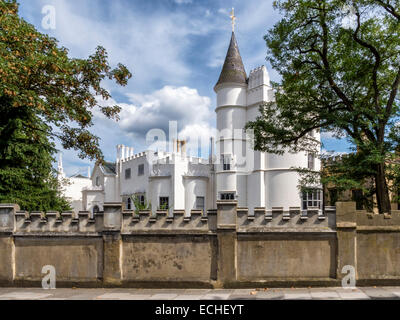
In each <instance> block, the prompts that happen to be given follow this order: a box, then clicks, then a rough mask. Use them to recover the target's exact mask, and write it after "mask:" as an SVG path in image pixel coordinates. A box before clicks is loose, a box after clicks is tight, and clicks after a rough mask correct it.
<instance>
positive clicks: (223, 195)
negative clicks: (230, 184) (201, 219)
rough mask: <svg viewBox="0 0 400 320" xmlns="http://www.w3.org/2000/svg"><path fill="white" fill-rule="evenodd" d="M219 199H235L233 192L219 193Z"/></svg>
mask: <svg viewBox="0 0 400 320" xmlns="http://www.w3.org/2000/svg"><path fill="white" fill-rule="evenodd" d="M221 200H235V194H234V193H233V192H228V193H221Z"/></svg>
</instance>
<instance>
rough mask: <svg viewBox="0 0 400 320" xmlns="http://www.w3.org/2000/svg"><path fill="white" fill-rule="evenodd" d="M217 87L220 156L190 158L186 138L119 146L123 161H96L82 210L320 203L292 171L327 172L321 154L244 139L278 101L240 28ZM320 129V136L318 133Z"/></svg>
mask: <svg viewBox="0 0 400 320" xmlns="http://www.w3.org/2000/svg"><path fill="white" fill-rule="evenodd" d="M214 90H215V92H216V95H217V107H216V110H215V111H216V116H217V117H216V120H217V126H216V127H217V131H218V132H219V134H218V136H217V137H216V143H215V147H216V148H215V150H216V153H217V154H216V155H213V154H212V155H211V156H210V157H209V159H200V158H194V157H190V156H188V155H187V154H186V152H185V142H183V141H177V140H175V141H174V143H173V145H174V148H173V150H171V152H154V151H145V152H143V153H139V154H136V155H134V154H133V149H132V148H129V147H125V146H122V145H118V146H117V158H116V162H115V163H105V164H104V165H96V166H95V168H94V169H93V172H92V175H91V185H90V186H86V187H85V188H83V190H81V192H82V201H83V203H82V209H83V210H87V211H91V212H93V211H97V210H99V211H102V210H103V204H104V202H121V201H122V202H123V203H124V204H125V209H134V202H135V201H140V202H141V203H142V206H143V207H145V206H146V204H151V210H152V211H153V213H155V211H156V210H158V209H164V208H166V207H168V209H169V212H170V214H172V212H173V211H174V210H175V211H185V214H186V215H190V213H191V211H192V210H203V211H206V210H209V209H216V202H217V201H218V200H237V201H238V206H239V207H248V208H249V210H250V212H253V209H254V208H265V209H266V210H272V209H273V208H283V210H285V211H286V210H289V208H293V207H296V208H302V209H306V208H307V206H308V207H310V206H312V207H316V206H319V207H320V208H321V206H322V204H321V201H322V194H321V192H320V191H316V192H314V193H311V194H308V195H302V194H301V192H300V191H299V188H298V184H299V175H298V173H297V172H296V171H295V170H294V169H293V168H294V167H304V168H307V167H308V168H312V169H314V170H320V161H319V160H318V158H315V157H314V156H312V155H308V154H307V153H305V152H301V153H296V154H293V153H285V154H284V155H275V154H268V153H263V152H258V151H256V152H255V151H253V150H249V149H248V148H249V144H245V143H243V142H244V141H246V139H248V138H247V137H246V135H245V133H244V130H243V129H244V127H245V125H246V123H247V122H248V121H252V120H255V119H256V117H257V115H258V114H259V106H260V105H261V104H262V103H264V102H270V101H273V100H274V92H273V90H272V88H271V85H270V79H269V75H268V71H267V69H266V68H265V67H264V66H262V67H259V68H257V69H255V70H253V71H251V72H250V75H249V77H247V75H246V72H245V69H244V66H243V62H242V58H241V56H240V53H239V49H238V45H237V42H236V38H235V34H234V33H232V38H231V42H230V45H229V49H228V52H227V56H226V59H225V63H224V66H223V69H222V72H221V75H220V78H219V80H218V82H217V84H216V86H215V88H214ZM313 134H314V137H315V138H316V139H318V140H319V139H320V136H319V131H315V132H314V133H313ZM212 144H213V143H212ZM246 148H247V150H246ZM212 149H214V145H213V148H212ZM246 151H247V152H246ZM133 198H134V199H135V201H134V199H133Z"/></svg>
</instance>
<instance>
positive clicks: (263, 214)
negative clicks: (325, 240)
mask: <svg viewBox="0 0 400 320" xmlns="http://www.w3.org/2000/svg"><path fill="white" fill-rule="evenodd" d="M335 215H336V211H335V207H326V208H325V210H324V211H321V210H319V208H312V207H310V208H308V209H307V210H301V209H300V208H299V207H291V208H289V210H284V209H283V208H280V207H276V208H272V210H266V209H265V208H254V211H253V212H251V211H250V210H249V209H248V208H238V209H237V225H238V231H259V232H263V231H264V232H274V231H279V232H282V231H304V230H307V231H313V230H315V231H333V230H334V229H335V223H336V218H335Z"/></svg>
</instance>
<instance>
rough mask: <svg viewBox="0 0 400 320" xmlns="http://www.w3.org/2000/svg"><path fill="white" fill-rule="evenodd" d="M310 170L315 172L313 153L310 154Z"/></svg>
mask: <svg viewBox="0 0 400 320" xmlns="http://www.w3.org/2000/svg"><path fill="white" fill-rule="evenodd" d="M308 169H310V170H315V156H314V155H313V154H312V153H309V154H308Z"/></svg>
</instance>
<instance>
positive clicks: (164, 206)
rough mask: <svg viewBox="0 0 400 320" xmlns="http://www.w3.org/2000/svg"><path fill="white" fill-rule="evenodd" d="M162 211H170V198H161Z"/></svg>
mask: <svg viewBox="0 0 400 320" xmlns="http://www.w3.org/2000/svg"><path fill="white" fill-rule="evenodd" d="M160 209H161V210H167V209H169V198H168V197H160Z"/></svg>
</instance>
